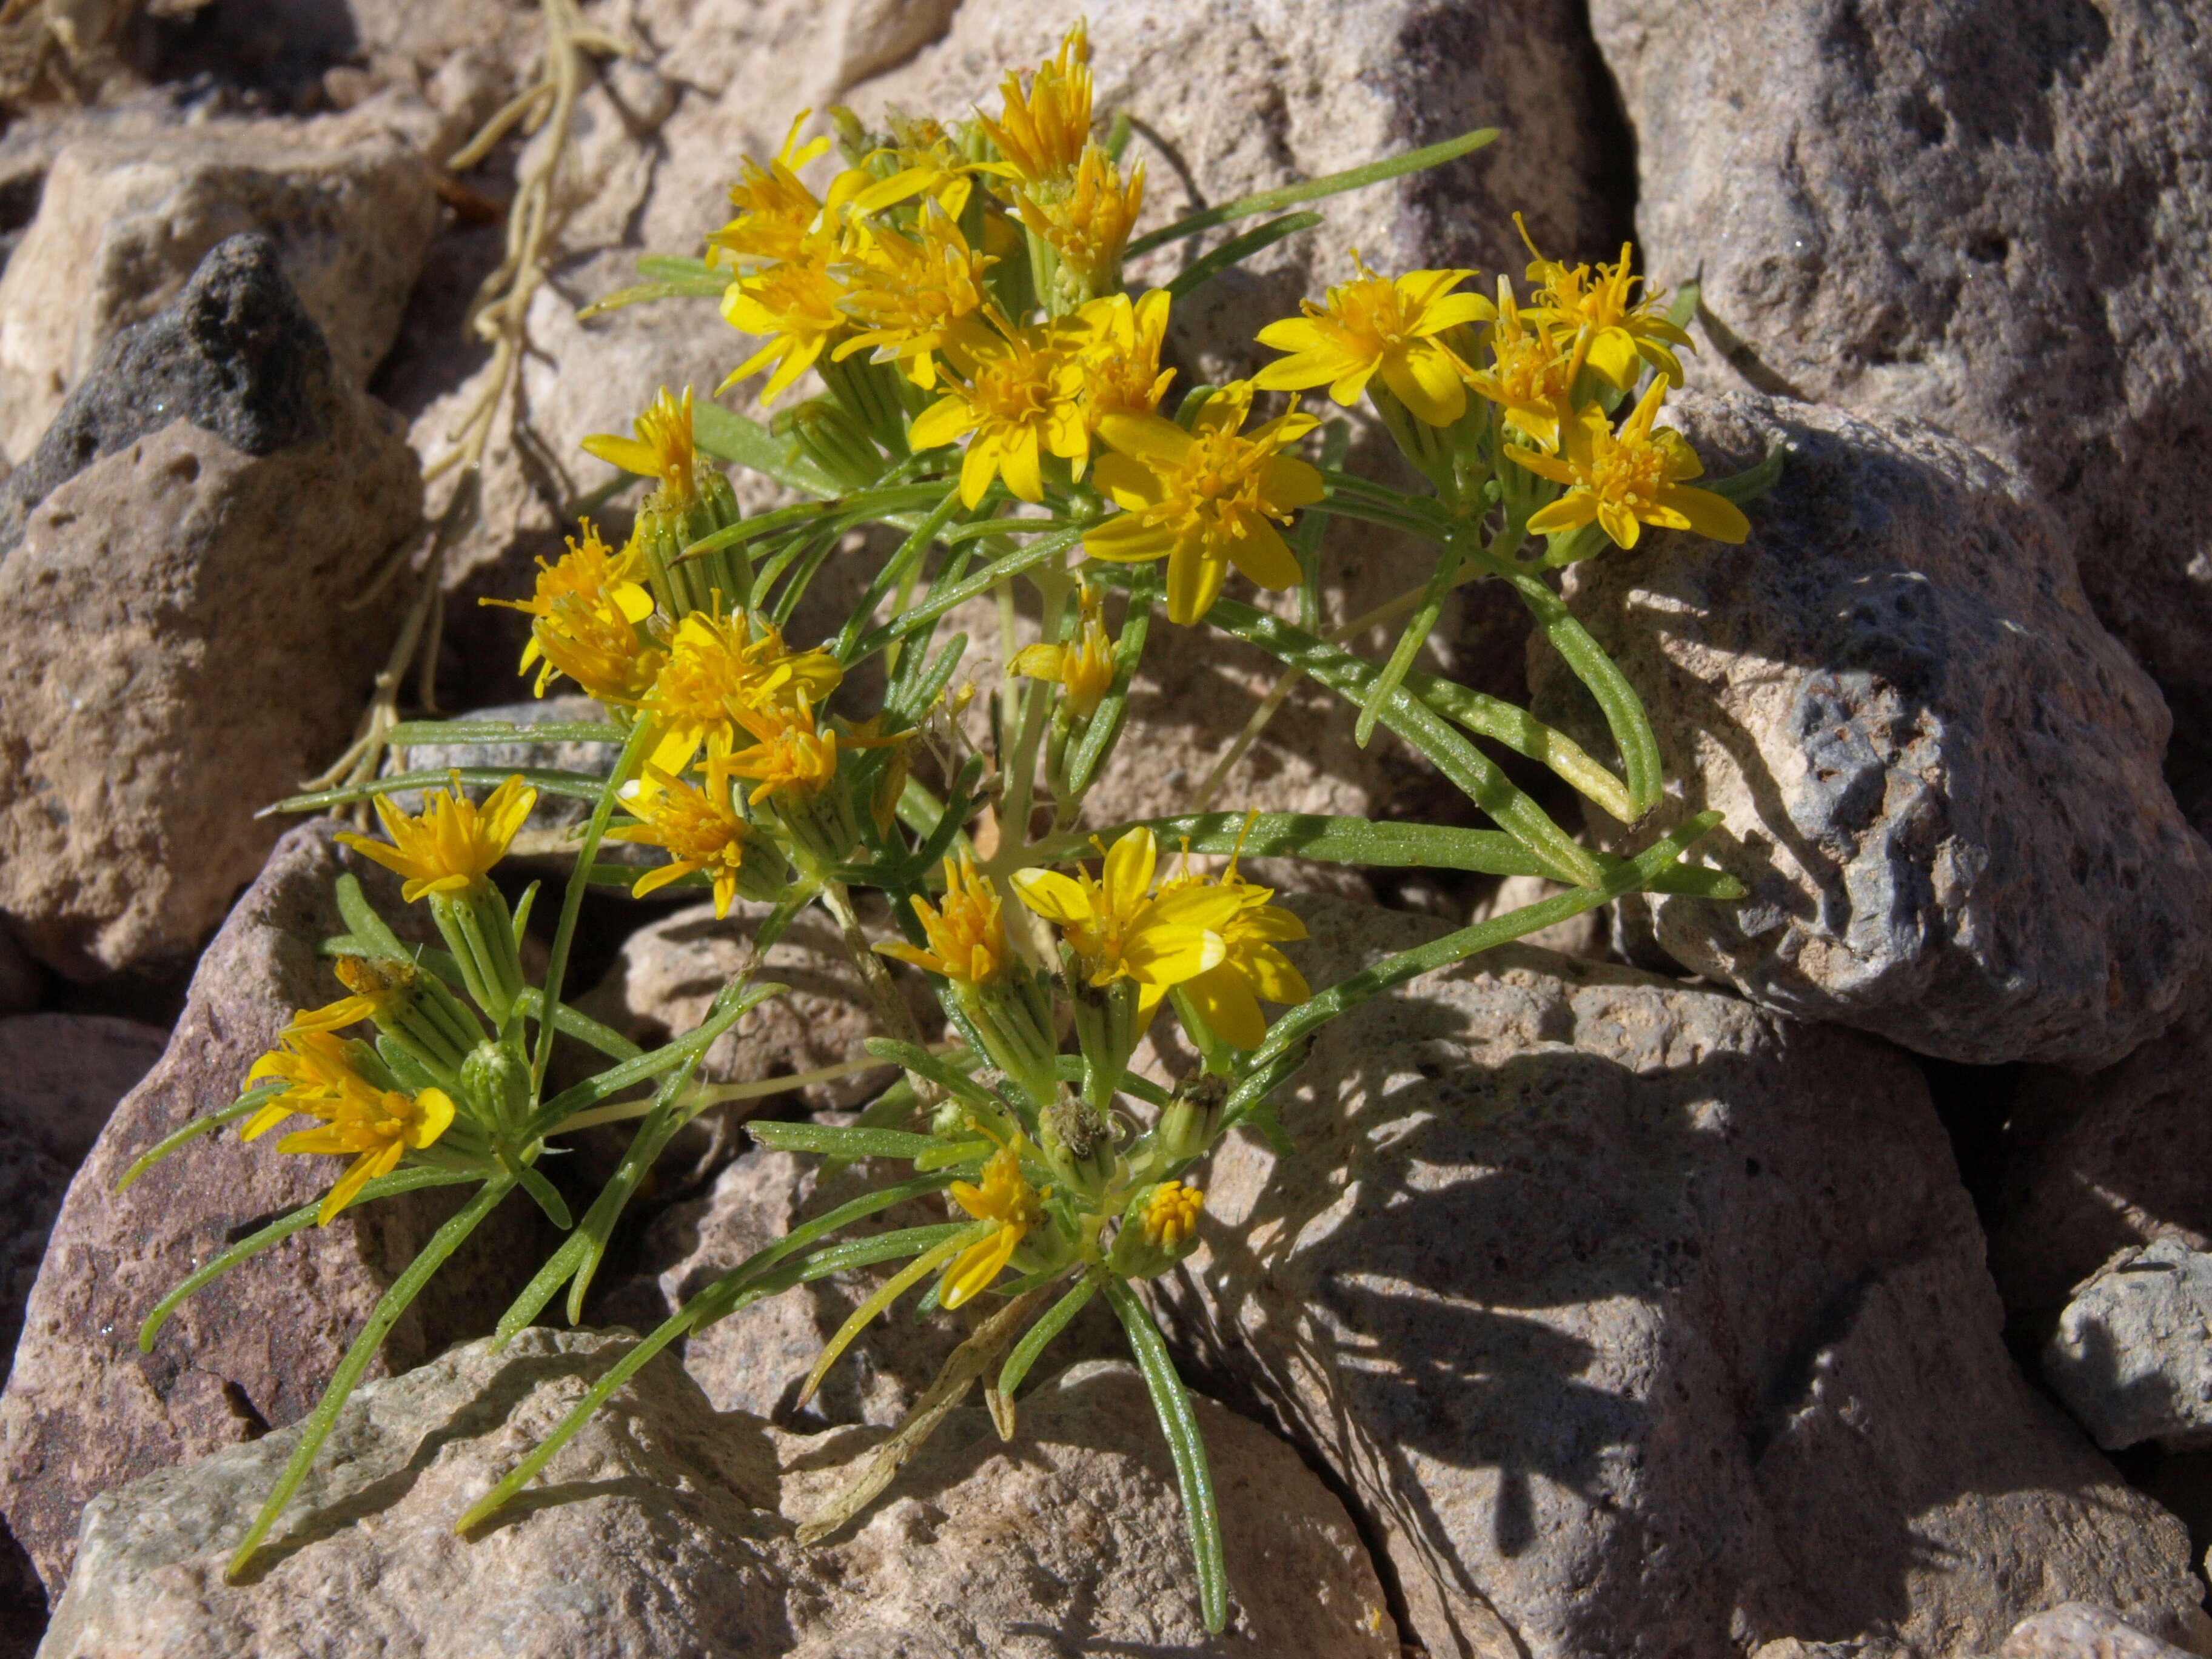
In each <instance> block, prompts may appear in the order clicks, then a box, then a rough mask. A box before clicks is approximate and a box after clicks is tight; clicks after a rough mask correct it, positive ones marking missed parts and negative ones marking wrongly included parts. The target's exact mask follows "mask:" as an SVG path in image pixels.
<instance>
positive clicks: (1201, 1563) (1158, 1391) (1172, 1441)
mask: <svg viewBox="0 0 2212 1659" xmlns="http://www.w3.org/2000/svg"><path fill="white" fill-rule="evenodd" d="M1104 1289H1105V1291H1106V1299H1107V1300H1108V1301H1109V1302H1110V1303H1112V1304H1114V1312H1115V1315H1116V1316H1118V1317H1119V1318H1120V1319H1121V1330H1122V1332H1123V1334H1125V1335H1127V1337H1128V1339H1129V1352H1131V1353H1133V1354H1134V1355H1135V1356H1136V1358H1137V1369H1138V1370H1139V1371H1141V1372H1143V1373H1144V1377H1145V1387H1146V1389H1147V1390H1148V1391H1149V1392H1150V1393H1151V1395H1152V1410H1153V1412H1154V1413H1155V1414H1156V1415H1157V1416H1158V1418H1159V1419H1160V1432H1161V1433H1162V1434H1163V1435H1164V1436H1165V1437H1166V1438H1167V1443H1168V1452H1169V1455H1170V1456H1172V1457H1173V1458H1174V1459H1175V1468H1176V1486H1177V1487H1179V1488H1180V1489H1181V1491H1182V1512H1183V1519H1184V1521H1185V1522H1187V1523H1188V1526H1189V1528H1190V1553H1191V1560H1192V1563H1193V1564H1194V1565H1195V1566H1196V1567H1197V1569H1198V1608H1199V1613H1200V1617H1201V1618H1202V1619H1203V1620H1204V1621H1205V1624H1206V1630H1207V1631H1208V1632H1211V1633H1212V1634H1213V1635H1216V1636H1218V1635H1219V1634H1220V1633H1221V1632H1222V1631H1223V1630H1224V1629H1225V1628H1226V1626H1228V1623H1229V1575H1228V1572H1227V1571H1226V1569H1225V1565H1224V1564H1223V1561H1222V1551H1221V1512H1220V1510H1219V1509H1218V1506H1217V1505H1216V1504H1215V1503H1214V1498H1213V1471H1212V1468H1211V1467H1210V1466H1209V1465H1208V1464H1207V1462H1206V1442H1205V1440H1204V1439H1203V1438H1202V1437H1200V1434H1199V1431H1198V1417H1197V1414H1196V1413H1194V1412H1193V1411H1192V1410H1191V1408H1190V1395H1188V1393H1186V1392H1185V1391H1184V1389H1183V1386H1182V1378H1181V1377H1180V1376H1176V1368H1175V1362H1174V1361H1173V1360H1171V1359H1170V1358H1168V1347H1167V1344H1166V1343H1164V1342H1163V1341H1161V1340H1160V1333H1159V1328H1158V1327H1157V1326H1156V1325H1154V1324H1153V1323H1152V1316H1151V1315H1150V1314H1148V1313H1146V1311H1145V1310H1144V1309H1143V1308H1142V1307H1141V1306H1139V1304H1138V1302H1137V1298H1136V1297H1133V1296H1132V1295H1131V1294H1130V1293H1129V1287H1128V1286H1127V1285H1124V1284H1123V1283H1122V1282H1121V1280H1120V1279H1115V1278H1114V1277H1112V1276H1111V1275H1110V1274H1109V1275H1107V1276H1106V1278H1105V1280H1104Z"/></svg>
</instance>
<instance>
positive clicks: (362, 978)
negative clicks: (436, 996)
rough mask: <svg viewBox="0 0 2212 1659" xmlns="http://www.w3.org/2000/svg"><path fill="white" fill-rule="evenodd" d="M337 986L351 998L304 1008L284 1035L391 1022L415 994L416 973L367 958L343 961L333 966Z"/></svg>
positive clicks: (406, 966) (400, 964) (404, 965)
mask: <svg viewBox="0 0 2212 1659" xmlns="http://www.w3.org/2000/svg"><path fill="white" fill-rule="evenodd" d="M331 971H332V972H333V973H335V974H337V976H338V982H339V983H340V984H342V985H343V986H344V987H346V989H347V990H348V991H349V992H350V993H351V994H350V995H349V996H343V997H340V998H339V999H338V1000H337V1001H336V1002H329V1003H325V1004H324V1005H323V1006H321V1007H319V1008H302V1009H301V1010H300V1011H299V1012H297V1013H295V1014H294V1015H293V1016H292V1023H291V1024H289V1025H287V1026H286V1027H285V1028H284V1035H285V1036H288V1037H290V1036H298V1035H300V1034H301V1033H302V1032H307V1031H340V1030H344V1029H345V1028H346V1027H347V1026H349V1025H358V1024H361V1022H362V1021H363V1020H365V1019H374V1020H384V1019H389V1018H391V1017H392V1014H393V1013H394V1012H396V1011H397V1010H398V1008H399V1006H401V1005H402V1004H403V1003H404V1002H405V1001H407V1000H408V999H409V998H410V996H411V995H412V994H413V993H414V987H415V969H414V966H413V964H411V963H404V962H384V961H376V960H372V959H371V958H369V957H339V958H338V959H337V961H336V962H334V963H331Z"/></svg>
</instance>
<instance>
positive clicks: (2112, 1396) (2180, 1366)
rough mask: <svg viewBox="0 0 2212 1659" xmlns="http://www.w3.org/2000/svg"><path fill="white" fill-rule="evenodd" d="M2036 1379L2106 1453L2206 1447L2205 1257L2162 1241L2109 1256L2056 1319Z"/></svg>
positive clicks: (2210, 1393)
mask: <svg viewBox="0 0 2212 1659" xmlns="http://www.w3.org/2000/svg"><path fill="white" fill-rule="evenodd" d="M2043 1375H2044V1378H2045V1381H2047V1382H2048V1383H2050V1384H2051V1390H2052V1392H2054V1393H2055V1394H2057V1396H2058V1397H2059V1398H2060V1399H2061V1400H2063V1401H2065V1402H2066V1409H2067V1410H2069V1411H2070V1412H2072V1413H2074V1418H2075V1421H2076V1422H2078V1423H2080V1424H2081V1426H2082V1427H2083V1428H2085V1429H2087V1430H2088V1431H2089V1434H2090V1437H2092V1438H2093V1439H2094V1440H2095V1441H2096V1443H2098V1444H2099V1445H2100V1446H2102V1447H2104V1448H2105V1449H2106V1450H2108V1451H2117V1450H2118V1449H2120V1448H2122V1447H2124V1446H2133V1445H2136V1444H2138V1443H2141V1442H2142V1441H2145V1440H2155V1441H2157V1442H2158V1443H2160V1445H2161V1446H2164V1447H2165V1448H2166V1449H2167V1450H2169V1451H2191V1450H2203V1449H2206V1448H2209V1447H2212V1255H2207V1254H2206V1253H2205V1252H2203V1251H2202V1250H2192V1249H2190V1248H2189V1247H2188V1246H2187V1245H2186V1244H2184V1243H2181V1242H2180V1241H2179V1240H2178V1239H2172V1238H2161V1239H2160V1240H2159V1241H2158V1242H2157V1243H2154V1244H2151V1245H2148V1246H2147V1247H2146V1248H2144V1249H2140V1250H2129V1251H2124V1252H2123V1253H2122V1254H2120V1255H2118V1256H2115V1257H2114V1258H2113V1259H2112V1261H2109V1262H2107V1263H2106V1265H2105V1267H2104V1270H2103V1271H2102V1272H2100V1273H2098V1274H2097V1276H2096V1277H2095V1278H2094V1279H2091V1280H2089V1281H2088V1283H2087V1284H2086V1285H2081V1287H2080V1288H2079V1289H2077V1290H2076V1291H2075V1292H2074V1295H2073V1297H2072V1299H2071V1300H2069V1302H2068V1303H2067V1304H2066V1310H2065V1311H2064V1312H2063V1313H2062V1314H2060V1315H2059V1316H2058V1328H2057V1331H2056V1332H2054V1333H2053V1334H2052V1335H2051V1340H2050V1341H2049V1342H2048V1343H2046V1344H2045V1346H2044V1350H2043Z"/></svg>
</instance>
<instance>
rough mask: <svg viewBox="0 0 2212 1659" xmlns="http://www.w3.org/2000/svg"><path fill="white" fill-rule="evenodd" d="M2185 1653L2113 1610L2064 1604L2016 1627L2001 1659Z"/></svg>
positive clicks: (2134, 1658) (2161, 1657) (2141, 1658)
mask: <svg viewBox="0 0 2212 1659" xmlns="http://www.w3.org/2000/svg"><path fill="white" fill-rule="evenodd" d="M2186 1653H2187V1650H2185V1649H2183V1648H2178V1647H2175V1646H2174V1645H2173V1644H2171V1643H2168V1642H2161V1641H2160V1640H2159V1639H2158V1638H2156V1637H2155V1636H2146V1635H2144V1634H2143V1632H2141V1631H2139V1630H2137V1629H2136V1627H2135V1626H2132V1625H2130V1624H2129V1623H2128V1622H2127V1621H2126V1620H2124V1619H2122V1618H2121V1617H2120V1616H2119V1614H2118V1613H2114V1612H2112V1609H2110V1608H2109V1607H2096V1606H2093V1605H2092V1604H2091V1603H2089V1602H2087V1601H2063V1602H2061V1603H2060V1604H2059V1605H2058V1606H2057V1607H2051V1608H2049V1609H2047V1610H2045V1612H2042V1613H2035V1614H2033V1615H2032V1616H2031V1617H2029V1618H2027V1619H2023V1620H2021V1621H2020V1623H2019V1624H2017V1625H2015V1626H2013V1631H2012V1634H2011V1635H2009V1636H2008V1637H2006V1638H2005V1640H2004V1645H2003V1646H2002V1647H2001V1648H1999V1649H1998V1650H1997V1659H2185V1655H2186Z"/></svg>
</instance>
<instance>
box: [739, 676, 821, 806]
mask: <svg viewBox="0 0 2212 1659" xmlns="http://www.w3.org/2000/svg"><path fill="white" fill-rule="evenodd" d="M732 712H733V713H734V714H736V715H737V717H738V724H739V725H740V726H744V728H745V730H746V731H747V732H750V733H751V734H752V738H753V744H752V747H751V748H750V749H740V750H737V751H735V752H734V753H722V752H717V751H716V750H712V749H710V750H708V757H707V777H708V783H709V785H710V787H714V788H720V787H722V785H723V783H724V781H726V779H729V778H744V779H745V780H746V781H748V782H751V783H756V784H757V785H758V786H759V787H758V788H757V789H755V790H754V791H753V792H752V793H751V795H750V796H749V797H747V799H750V801H751V802H752V804H753V805H756V806H758V805H760V804H761V803H762V802H763V801H764V800H766V799H769V797H770V796H771V795H776V796H782V797H784V798H786V799H787V801H788V803H789V804H790V805H794V806H804V805H807V804H808V803H809V802H811V801H813V800H815V799H818V798H819V797H820V796H821V794H822V792H823V790H825V789H827V788H829V786H830V785H831V784H832V783H834V782H836V778H837V734H836V732H818V731H817V730H816V729H815V726H814V715H813V713H812V711H811V710H810V709H809V708H807V706H806V702H805V698H804V697H802V698H801V699H800V700H799V708H798V710H797V712H796V713H787V712H786V711H785V710H783V709H781V708H737V709H734V710H732Z"/></svg>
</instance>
